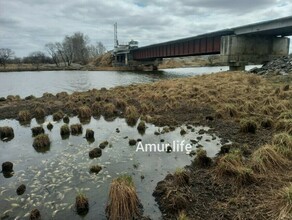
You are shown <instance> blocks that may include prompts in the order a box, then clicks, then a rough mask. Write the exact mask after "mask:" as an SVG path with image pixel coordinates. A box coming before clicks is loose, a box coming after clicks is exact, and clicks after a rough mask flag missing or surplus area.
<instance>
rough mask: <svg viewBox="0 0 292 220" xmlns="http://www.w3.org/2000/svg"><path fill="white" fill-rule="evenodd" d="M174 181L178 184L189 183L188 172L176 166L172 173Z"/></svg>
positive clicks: (184, 184) (187, 184)
mask: <svg viewBox="0 0 292 220" xmlns="http://www.w3.org/2000/svg"><path fill="white" fill-rule="evenodd" d="M173 178H174V182H175V184H177V185H178V186H189V185H190V173H189V172H188V171H186V170H185V169H182V168H177V169H176V170H175V172H174V174H173Z"/></svg>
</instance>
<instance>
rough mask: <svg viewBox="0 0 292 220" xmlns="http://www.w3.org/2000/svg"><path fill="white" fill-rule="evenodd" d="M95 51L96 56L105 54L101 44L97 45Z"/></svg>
mask: <svg viewBox="0 0 292 220" xmlns="http://www.w3.org/2000/svg"><path fill="white" fill-rule="evenodd" d="M97 50H98V55H101V54H104V53H105V52H106V48H105V46H104V45H103V43H101V42H98V43H97Z"/></svg>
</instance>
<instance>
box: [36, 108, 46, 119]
mask: <svg viewBox="0 0 292 220" xmlns="http://www.w3.org/2000/svg"><path fill="white" fill-rule="evenodd" d="M34 116H35V118H37V119H42V118H44V117H45V110H44V109H43V108H41V107H37V108H36V109H35V110H34Z"/></svg>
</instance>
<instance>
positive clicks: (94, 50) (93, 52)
mask: <svg viewBox="0 0 292 220" xmlns="http://www.w3.org/2000/svg"><path fill="white" fill-rule="evenodd" d="M105 52H106V48H105V46H104V45H103V44H102V43H101V42H97V43H96V45H93V44H91V45H90V46H88V53H89V57H90V58H95V57H98V56H99V55H102V54H104V53H105Z"/></svg>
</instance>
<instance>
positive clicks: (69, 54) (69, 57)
mask: <svg viewBox="0 0 292 220" xmlns="http://www.w3.org/2000/svg"><path fill="white" fill-rule="evenodd" d="M62 48H63V55H64V58H65V61H66V62H67V65H68V66H70V65H71V63H72V62H73V59H74V48H73V41H72V38H71V37H69V36H66V37H65V39H64V41H63V43H62Z"/></svg>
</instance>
